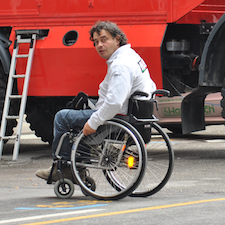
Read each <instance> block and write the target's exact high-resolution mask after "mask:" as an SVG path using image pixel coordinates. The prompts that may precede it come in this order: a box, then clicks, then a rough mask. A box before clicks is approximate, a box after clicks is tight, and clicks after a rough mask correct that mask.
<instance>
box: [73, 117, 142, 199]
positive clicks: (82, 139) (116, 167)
mask: <svg viewBox="0 0 225 225" xmlns="http://www.w3.org/2000/svg"><path fill="white" fill-rule="evenodd" d="M71 162H72V167H73V173H74V176H75V177H76V179H77V181H78V183H79V185H80V187H81V189H82V191H83V193H85V194H86V195H89V196H92V197H94V198H97V199H102V200H115V199H121V198H124V197H126V196H127V195H129V194H130V193H132V192H133V191H134V190H135V188H137V186H138V184H139V183H140V182H141V180H142V177H143V175H144V172H145V164H146V150H145V146H144V142H143V140H142V138H141V137H140V135H139V133H138V132H137V131H136V129H135V128H133V127H132V126H131V125H130V124H128V123H127V122H125V121H122V120H119V119H113V120H111V121H107V122H105V124H103V125H102V126H100V127H99V128H98V130H97V131H96V133H94V134H92V135H89V136H84V135H83V133H80V134H79V135H78V137H77V140H76V141H75V143H74V145H73V149H72V154H71ZM82 168H83V169H86V170H87V171H88V176H89V177H91V178H92V183H94V188H90V185H87V184H86V181H85V180H86V179H85V178H84V177H82V176H81V174H83V173H81V172H78V171H81V170H82Z"/></svg>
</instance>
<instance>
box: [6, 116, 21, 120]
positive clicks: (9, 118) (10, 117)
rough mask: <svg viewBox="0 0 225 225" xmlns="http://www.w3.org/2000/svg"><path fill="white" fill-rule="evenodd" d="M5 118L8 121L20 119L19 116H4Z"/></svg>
mask: <svg viewBox="0 0 225 225" xmlns="http://www.w3.org/2000/svg"><path fill="white" fill-rule="evenodd" d="M5 118H6V119H8V120H12V119H19V118H20V117H19V116H6V117H5Z"/></svg>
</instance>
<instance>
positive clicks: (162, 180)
mask: <svg viewBox="0 0 225 225" xmlns="http://www.w3.org/2000/svg"><path fill="white" fill-rule="evenodd" d="M146 150H147V163H146V171H145V175H144V177H143V180H142V182H141V183H140V184H139V186H138V188H137V189H136V190H135V191H134V192H133V193H132V194H131V196H133V197H146V196H150V195H153V194H155V193H156V192H158V191H160V190H161V189H162V188H163V187H164V186H165V185H166V183H167V182H168V180H169V178H170V176H171V174H172V171H173V165H174V152H173V149H172V146H171V143H170V139H169V137H168V135H167V134H166V133H165V132H164V131H163V130H162V128H161V127H160V126H159V125H158V124H157V123H155V122H154V123H152V124H151V140H150V142H149V143H148V144H147V146H146Z"/></svg>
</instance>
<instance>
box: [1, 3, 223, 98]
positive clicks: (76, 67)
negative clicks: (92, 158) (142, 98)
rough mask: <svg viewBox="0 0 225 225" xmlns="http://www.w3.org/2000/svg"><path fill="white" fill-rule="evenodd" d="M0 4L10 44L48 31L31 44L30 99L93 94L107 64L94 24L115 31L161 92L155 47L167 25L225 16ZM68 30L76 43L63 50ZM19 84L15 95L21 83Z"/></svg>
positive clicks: (126, 7)
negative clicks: (104, 23)
mask: <svg viewBox="0 0 225 225" xmlns="http://www.w3.org/2000/svg"><path fill="white" fill-rule="evenodd" d="M0 4H1V8H0V27H2V26H11V27H12V33H11V36H10V39H11V40H12V41H14V38H15V32H14V31H15V30H19V29H49V34H48V36H47V37H45V38H44V39H43V40H38V41H37V44H36V50H35V55H34V63H33V67H32V74H31V80H30V88H29V95H33V96H68V95H75V94H77V93H78V92H79V91H80V90H82V91H85V92H87V93H88V94H89V95H96V94H97V89H98V85H99V83H100V82H101V81H102V79H103V77H104V76H105V73H106V64H105V61H104V60H103V59H101V58H100V57H99V56H98V54H97V53H96V51H95V49H94V47H93V45H92V43H91V41H90V40H89V34H88V31H89V29H90V27H91V25H93V24H94V22H96V21H98V20H111V21H114V22H116V23H118V24H119V25H120V27H121V28H122V29H123V30H124V32H125V33H126V34H127V36H128V39H129V42H130V43H131V44H132V47H133V48H134V49H135V50H136V51H137V52H138V53H139V54H140V55H141V56H142V57H143V58H144V60H145V61H146V63H147V65H148V67H149V69H150V72H151V75H152V78H153V80H154V81H155V82H156V84H157V87H158V88H162V67H161V55H160V47H161V43H162V41H163V37H164V33H165V30H166V27H167V23H172V22H176V21H177V20H178V21H177V22H178V23H190V24H191V23H198V24H199V23H201V20H203V19H206V20H207V22H213V21H216V20H218V18H219V17H220V16H221V15H222V13H223V12H224V11H225V10H224V7H225V2H224V0H205V1H204V0H189V1H183V0H160V1H159V0H139V1H137V0H111V1H108V0H73V1H65V0H11V1H5V0H0ZM70 30H76V31H77V32H78V34H79V36H78V40H77V42H76V43H75V44H74V45H72V46H65V45H63V43H62V39H63V36H64V35H65V34H66V33H67V32H68V31H70ZM12 46H13V45H12ZM12 46H11V50H12ZM24 65H25V64H24V62H23V63H20V64H18V65H17V73H22V72H23V71H24ZM18 83H19V90H20V89H21V86H22V83H21V81H19V82H18Z"/></svg>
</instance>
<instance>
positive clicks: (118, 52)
mask: <svg viewBox="0 0 225 225" xmlns="http://www.w3.org/2000/svg"><path fill="white" fill-rule="evenodd" d="M128 48H131V45H130V44H126V45H123V46H121V47H119V48H118V49H117V50H116V51H115V52H113V54H112V55H111V56H110V58H109V59H108V60H107V61H106V63H107V65H109V64H111V63H112V62H113V61H114V60H115V59H116V58H117V56H118V55H119V54H120V53H122V52H123V51H125V50H126V49H128Z"/></svg>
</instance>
